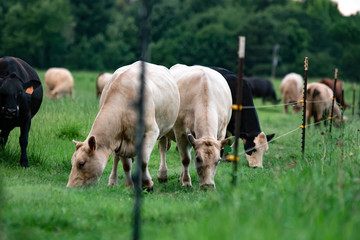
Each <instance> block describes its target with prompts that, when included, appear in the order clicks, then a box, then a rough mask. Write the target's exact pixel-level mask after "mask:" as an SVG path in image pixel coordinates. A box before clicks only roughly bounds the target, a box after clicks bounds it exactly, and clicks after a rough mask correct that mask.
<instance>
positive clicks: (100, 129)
mask: <svg viewBox="0 0 360 240" xmlns="http://www.w3.org/2000/svg"><path fill="white" fill-rule="evenodd" d="M122 115H123V116H124V115H125V116H126V113H124V112H120V111H117V112H114V111H103V110H100V112H99V113H98V115H97V117H96V119H95V121H94V124H93V126H92V129H91V131H90V133H89V136H88V138H89V137H90V136H94V137H95V139H96V144H97V147H98V148H99V150H100V151H103V152H104V154H105V155H106V156H107V158H108V157H109V156H110V154H111V153H112V152H113V151H115V150H117V148H119V146H120V145H121V142H122V141H123V140H124V139H127V140H128V137H127V136H124V135H125V131H124V127H125V126H122V125H124V124H123V121H122V118H121V116H122Z"/></svg>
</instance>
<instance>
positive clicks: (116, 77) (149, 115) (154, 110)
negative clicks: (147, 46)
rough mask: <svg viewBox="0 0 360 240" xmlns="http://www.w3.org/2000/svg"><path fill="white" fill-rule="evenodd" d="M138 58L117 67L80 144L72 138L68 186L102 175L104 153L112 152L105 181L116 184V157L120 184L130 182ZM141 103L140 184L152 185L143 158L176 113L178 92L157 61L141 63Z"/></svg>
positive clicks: (161, 135)
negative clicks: (122, 175) (121, 172)
mask: <svg viewBox="0 0 360 240" xmlns="http://www.w3.org/2000/svg"><path fill="white" fill-rule="evenodd" d="M140 66H141V62H135V63H133V64H132V65H129V66H125V67H122V68H119V69H118V70H117V71H115V73H114V74H113V77H112V79H111V81H110V82H109V84H107V85H106V87H105V89H104V91H103V93H102V95H101V99H100V111H99V113H98V115H97V117H96V119H95V121H94V124H93V126H92V128H91V131H90V133H89V135H88V137H87V138H86V140H85V141H84V142H75V144H76V151H75V153H74V155H73V157H72V160H71V162H72V169H71V173H70V176H69V181H68V184H67V186H68V187H78V186H84V185H88V184H91V183H93V182H96V181H97V180H98V179H99V178H100V176H101V175H102V173H103V171H104V168H105V166H106V164H107V161H108V159H109V156H110V154H111V153H112V152H114V165H113V169H112V172H111V174H110V177H109V185H116V184H117V165H118V162H119V160H120V159H121V161H122V164H123V169H124V171H125V177H126V183H125V185H126V186H128V187H130V186H132V185H133V182H132V179H131V167H132V161H131V158H133V157H134V156H135V154H136V148H135V140H136V139H135V134H136V128H137V119H138V109H137V108H135V107H134V103H136V102H137V101H138V98H139V86H140V80H139V76H140ZM145 76H146V86H145V106H144V122H145V126H144V127H145V132H144V145H143V168H142V187H143V188H146V189H148V190H150V189H152V187H153V181H152V178H151V176H150V174H149V170H148V161H149V158H150V154H151V152H152V149H153V148H154V145H155V143H156V140H157V139H159V138H161V137H163V136H164V135H165V134H167V133H168V132H169V131H170V130H171V129H172V127H173V126H174V123H175V120H176V118H177V115H178V113H179V106H180V96H179V90H178V88H177V86H176V83H175V81H174V79H173V77H172V75H171V74H170V71H169V70H168V69H167V68H165V67H163V66H159V65H155V64H150V63H146V74H145Z"/></svg>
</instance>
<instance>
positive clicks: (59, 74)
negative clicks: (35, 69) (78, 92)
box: [45, 68, 74, 100]
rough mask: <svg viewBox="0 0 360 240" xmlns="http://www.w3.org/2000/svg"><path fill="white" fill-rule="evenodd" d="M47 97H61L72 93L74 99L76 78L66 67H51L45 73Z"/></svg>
mask: <svg viewBox="0 0 360 240" xmlns="http://www.w3.org/2000/svg"><path fill="white" fill-rule="evenodd" d="M45 85H46V97H47V98H55V99H60V98H62V97H64V96H66V95H68V94H69V95H71V99H73V100H74V78H73V76H72V75H71V73H70V71H69V70H67V69H65V68H49V69H48V70H47V71H46V73H45Z"/></svg>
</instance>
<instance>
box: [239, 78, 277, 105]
mask: <svg viewBox="0 0 360 240" xmlns="http://www.w3.org/2000/svg"><path fill="white" fill-rule="evenodd" d="M243 79H245V80H247V81H248V82H249V84H250V87H251V92H252V95H253V96H254V97H261V98H262V101H263V103H264V102H265V101H266V100H270V101H271V102H272V103H274V104H276V103H279V102H280V101H281V100H280V99H276V92H275V89H274V85H273V84H272V83H271V82H270V81H269V80H268V79H265V78H261V77H244V78H243Z"/></svg>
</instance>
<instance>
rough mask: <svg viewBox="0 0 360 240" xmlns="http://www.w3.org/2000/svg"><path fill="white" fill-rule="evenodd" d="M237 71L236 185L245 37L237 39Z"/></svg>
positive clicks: (234, 175) (234, 173) (234, 177)
mask: <svg viewBox="0 0 360 240" xmlns="http://www.w3.org/2000/svg"><path fill="white" fill-rule="evenodd" d="M238 55H239V70H238V87H237V93H236V105H235V106H233V109H234V110H235V143H234V170H233V178H232V183H233V185H236V181H237V167H238V160H239V156H238V146H239V137H240V124H241V111H242V95H243V94H242V91H243V79H242V78H243V69H244V58H245V37H239V52H238Z"/></svg>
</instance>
